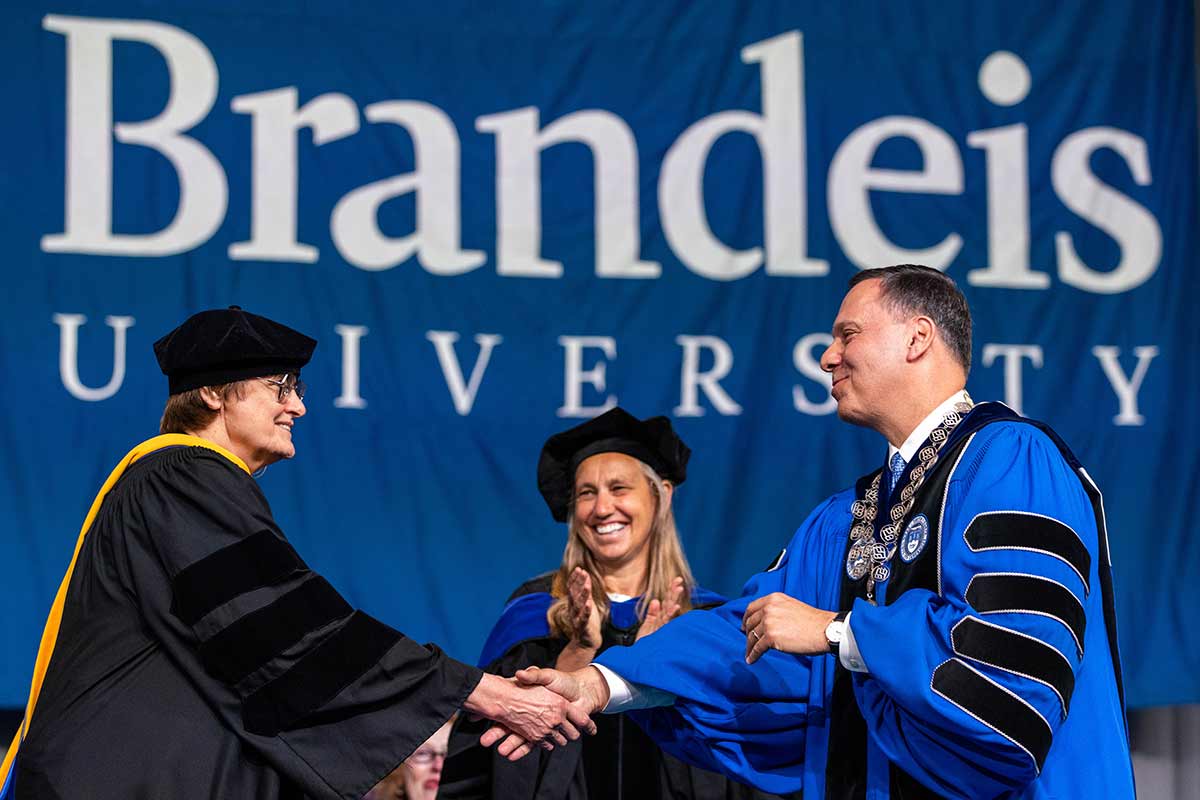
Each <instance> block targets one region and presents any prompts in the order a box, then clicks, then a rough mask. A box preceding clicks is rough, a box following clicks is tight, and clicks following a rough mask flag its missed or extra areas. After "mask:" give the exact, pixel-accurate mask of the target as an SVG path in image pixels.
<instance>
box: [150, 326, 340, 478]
mask: <svg viewBox="0 0 1200 800" xmlns="http://www.w3.org/2000/svg"><path fill="white" fill-rule="evenodd" d="M315 347H316V341H315V340H313V339H310V338H309V337H307V336H305V335H303V334H301V333H298V332H296V331H294V330H292V329H291V328H288V327H287V326H285V325H280V324H279V323H277V322H274V321H272V320H269V319H267V318H265V317H260V316H258V315H256V314H250V313H248V312H246V311H243V310H241V309H240V308H238V307H236V306H231V307H230V308H228V309H214V310H211V311H202V312H200V313H198V314H194V315H192V316H191V317H189V318H188V319H187V320H185V321H184V323H183V324H182V325H180V326H179V327H178V328H176V329H175V330H173V331H171V332H170V333H168V334H167V335H166V336H164V337H163V338H161V339H159V340H158V341H157V342H155V344H154V353H155V356H156V357H157V358H158V363H159V367H160V368H161V369H162V371H163V373H164V374H165V375H166V376H167V378H168V383H169V392H170V396H169V397H168V398H167V403H166V407H165V408H164V410H163V417H162V421H161V423H160V425H159V431H160V432H161V433H187V434H192V435H196V436H200V437H202V438H205V439H209V440H210V441H213V442H214V443H216V444H219V445H221V446H222V447H225V448H226V449H228V450H229V451H230V452H232V453H233V454H234V455H236V456H238V457H239V458H241V459H242V461H244V462H245V463H246V465H247V466H248V467H250V468H251V469H252V470H253V469H258V468H259V467H263V466H266V465H267V464H271V463H274V462H275V461H278V460H279V459H281V458H291V457H292V456H293V455H295V452H296V450H295V446H294V445H293V443H292V427H293V425H294V424H295V421H296V419H297V418H299V417H301V416H303V415H304V413H305V410H306V409H305V407H304V402H303V396H304V384H303V382H302V381H301V380H300V368H301V367H303V366H304V365H305V364H307V363H308V361H309V359H310V358H311V357H312V352H313V349H314V348H315Z"/></svg>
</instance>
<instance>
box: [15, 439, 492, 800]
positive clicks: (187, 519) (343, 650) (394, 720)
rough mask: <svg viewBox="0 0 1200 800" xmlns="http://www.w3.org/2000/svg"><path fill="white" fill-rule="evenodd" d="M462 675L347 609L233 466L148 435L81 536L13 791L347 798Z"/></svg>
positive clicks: (370, 781)
mask: <svg viewBox="0 0 1200 800" xmlns="http://www.w3.org/2000/svg"><path fill="white" fill-rule="evenodd" d="M480 677H481V673H480V671H479V670H477V669H475V668H474V667H468V666H466V665H464V664H460V663H458V662H455V661H453V660H451V659H449V658H448V657H446V656H445V655H443V654H442V653H441V651H439V650H438V649H437V648H436V647H433V646H422V645H419V644H417V643H415V642H413V641H411V640H409V639H407V638H406V637H405V636H404V635H403V634H401V633H399V632H398V631H395V630H393V629H392V628H390V627H388V626H387V625H384V624H383V623H381V622H379V621H377V620H375V619H372V618H371V617H369V616H367V615H366V614H363V613H362V612H360V611H355V610H353V609H352V608H350V606H349V605H347V603H346V602H345V600H343V599H342V597H341V596H340V595H339V594H338V593H337V592H336V591H335V590H334V589H333V588H332V587H331V586H330V585H329V584H328V583H327V582H326V581H325V580H324V579H323V578H322V577H321V576H319V575H317V574H315V573H314V572H312V570H310V569H309V568H308V567H307V566H306V565H305V564H304V562H303V561H302V560H301V559H300V558H299V556H297V554H296V552H295V551H294V550H293V549H292V547H291V545H289V544H288V542H287V539H286V538H285V537H284V535H283V533H282V532H281V531H280V530H279V528H278V527H277V526H276V525H275V522H274V520H273V519H272V517H271V511H270V508H269V507H268V505H267V501H266V498H265V497H264V496H263V494H262V492H261V491H260V490H259V488H258V485H257V484H256V483H255V481H254V480H253V479H252V478H251V477H250V476H249V475H248V474H246V472H245V471H244V470H243V469H241V468H240V467H239V466H237V465H235V464H234V463H233V462H232V461H230V460H229V459H227V458H225V457H224V456H222V455H219V454H217V453H215V452H213V451H211V450H207V449H203V448H201V447H171V448H167V449H164V450H159V451H156V452H154V453H152V454H150V455H148V456H145V457H143V458H142V459H141V460H139V461H137V462H135V463H134V464H133V465H132V466H131V467H130V468H129V469H128V470H127V471H126V473H125V474H124V475H123V476H122V477H121V479H120V480H119V482H118V483H117V484H116V486H115V487H114V488H113V489H112V491H111V492H110V493H109V494H108V496H107V497H106V499H105V500H104V502H103V505H102V506H101V508H100V511H99V512H98V514H97V516H96V518H95V521H94V522H93V524H92V526H91V529H90V531H89V532H88V534H87V537H86V538H85V539H84V543H83V548H82V550H81V552H80V553H79V556H78V559H77V561H76V566H75V570H74V573H73V575H72V578H71V582H70V588H69V591H68V595H67V599H66V604H65V607H64V610H63V619H62V624H61V627H60V629H59V634H58V641H57V645H56V648H55V651H54V655H53V658H52V660H51V662H50V667H49V670H48V672H47V674H46V677H45V680H44V682H43V684H42V689H41V695H40V697H39V699H38V702H37V706H36V709H35V712H34V714H33V716H32V719H31V722H30V727H29V729H28V732H27V735H26V737H25V740H24V743H23V744H22V746H21V749H20V751H19V753H18V756H17V760H16V771H15V778H16V797H17V800H29V799H31V798H37V799H38V800H41V799H43V798H83V797H86V798H94V799H95V800H105V799H106V798H112V799H113V800H134V798H147V799H148V800H149V799H153V800H168V799H169V800H187V798H222V800H228V799H233V798H254V799H255V800H263V799H264V798H268V799H269V798H287V797H301V796H308V797H313V798H359V797H361V796H362V795H363V794H364V793H365V792H366V791H367V790H369V789H370V788H371V787H372V786H373V785H374V784H375V783H376V782H377V781H379V779H381V778H382V777H384V776H385V775H387V774H388V773H389V772H391V770H392V769H393V768H395V767H396V766H397V765H398V764H399V763H400V761H402V760H403V759H404V758H406V757H407V756H408V755H409V753H411V752H412V751H413V750H415V749H416V747H417V746H418V745H420V744H421V743H422V742H423V741H424V740H425V739H426V738H427V737H428V736H429V735H430V734H432V733H433V732H434V731H435V730H437V728H438V727H439V726H441V725H442V724H443V723H444V722H445V721H446V719H448V718H449V717H450V715H451V714H452V713H453V712H454V711H455V710H456V709H457V708H458V707H459V706H460V705H461V704H462V703H463V701H464V700H465V699H466V697H467V695H468V694H470V693H471V691H472V690H473V689H474V687H475V686H476V684H477V683H478V682H479V679H480Z"/></svg>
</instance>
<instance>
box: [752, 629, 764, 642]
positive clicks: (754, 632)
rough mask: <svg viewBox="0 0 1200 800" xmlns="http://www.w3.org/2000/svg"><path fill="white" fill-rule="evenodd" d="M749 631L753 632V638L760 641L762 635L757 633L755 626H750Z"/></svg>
mask: <svg viewBox="0 0 1200 800" xmlns="http://www.w3.org/2000/svg"><path fill="white" fill-rule="evenodd" d="M750 632H751V633H753V634H754V638H755V639H757V640H759V641H762V636H760V635H759V633H758V629H757V628H751V629H750Z"/></svg>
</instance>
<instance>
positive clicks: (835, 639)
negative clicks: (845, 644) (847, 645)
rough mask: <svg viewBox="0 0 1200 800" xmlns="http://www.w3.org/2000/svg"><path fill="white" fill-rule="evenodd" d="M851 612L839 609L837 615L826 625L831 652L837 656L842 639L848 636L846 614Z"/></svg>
mask: <svg viewBox="0 0 1200 800" xmlns="http://www.w3.org/2000/svg"><path fill="white" fill-rule="evenodd" d="M849 613H850V612H849V611H839V612H838V614H837V616H836V617H834V618H833V619H831V620H830V621H829V624H828V625H826V626H825V641H826V642H828V643H829V652H830V653H831V654H833V655H835V656H836V655H837V654H838V648H839V647H840V646H841V644H842V639H845V638H846V615H847V614H849Z"/></svg>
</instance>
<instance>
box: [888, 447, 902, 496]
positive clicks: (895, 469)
mask: <svg viewBox="0 0 1200 800" xmlns="http://www.w3.org/2000/svg"><path fill="white" fill-rule="evenodd" d="M905 466H907V462H906V461H905V460H904V456H902V455H900V451H899V450H897V451H896V452H895V453H893V454H892V459H891V461H889V462H888V477H889V478H890V479H891V486H890V487H889V488H888V493H889V494H891V493H892V492H895V491H896V484H897V483H899V482H900V476H901V475H903V474H904V467H905Z"/></svg>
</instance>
